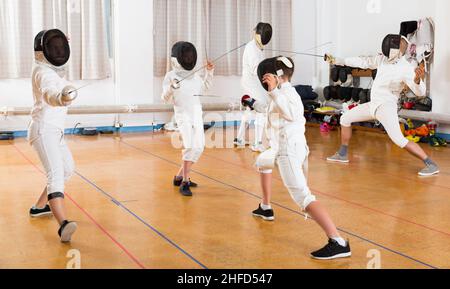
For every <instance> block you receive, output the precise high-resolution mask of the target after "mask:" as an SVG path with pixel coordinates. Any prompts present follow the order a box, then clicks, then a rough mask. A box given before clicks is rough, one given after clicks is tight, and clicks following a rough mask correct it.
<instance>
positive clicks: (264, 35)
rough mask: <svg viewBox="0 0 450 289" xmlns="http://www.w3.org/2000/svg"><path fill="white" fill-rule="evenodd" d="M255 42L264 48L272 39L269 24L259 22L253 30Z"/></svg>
mask: <svg viewBox="0 0 450 289" xmlns="http://www.w3.org/2000/svg"><path fill="white" fill-rule="evenodd" d="M255 38H256V42H258V43H259V44H261V45H262V46H265V45H267V44H269V42H270V40H271V39H272V26H271V25H270V24H269V23H263V22H260V23H258V25H256V28H255Z"/></svg>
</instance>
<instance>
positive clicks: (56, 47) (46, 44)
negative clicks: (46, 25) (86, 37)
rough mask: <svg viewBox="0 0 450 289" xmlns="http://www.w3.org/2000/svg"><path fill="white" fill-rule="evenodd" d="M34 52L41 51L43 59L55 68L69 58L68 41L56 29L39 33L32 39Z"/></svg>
mask: <svg viewBox="0 0 450 289" xmlns="http://www.w3.org/2000/svg"><path fill="white" fill-rule="evenodd" d="M34 51H35V52H40V51H42V52H43V53H44V57H45V59H46V60H47V61H48V62H49V63H50V64H52V65H54V66H56V67H60V66H63V65H64V64H66V63H67V61H69V58H70V46H69V41H68V40H67V37H66V35H65V34H64V33H63V32H62V31H60V30H58V29H52V30H43V31H41V32H39V33H38V35H36V37H35V39H34Z"/></svg>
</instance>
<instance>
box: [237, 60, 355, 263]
mask: <svg viewBox="0 0 450 289" xmlns="http://www.w3.org/2000/svg"><path fill="white" fill-rule="evenodd" d="M293 73H294V62H293V61H292V59H290V58H287V57H283V56H278V57H275V58H269V59H266V60H264V61H263V62H261V64H260V65H259V67H258V75H259V79H260V81H261V83H262V84H263V86H264V88H265V89H266V90H267V91H268V92H269V93H268V96H269V104H268V106H264V105H261V104H260V103H259V102H258V101H257V100H254V99H251V98H248V97H244V99H242V102H243V104H244V105H245V106H248V107H250V108H252V109H255V110H266V111H267V124H266V129H267V134H268V137H269V142H270V149H268V150H267V151H265V152H263V153H262V154H261V155H259V157H258V159H257V161H256V166H257V168H258V171H259V173H260V175H261V186H262V191H263V201H262V203H261V204H260V205H259V207H258V209H257V210H255V211H253V215H254V216H256V217H260V218H262V219H264V220H266V221H273V220H274V219H275V217H274V211H273V209H272V207H271V205H270V203H271V196H272V171H273V169H274V167H275V164H277V165H278V169H279V171H280V175H281V178H282V180H283V183H284V185H285V186H286V188H287V189H288V191H289V193H290V195H291V197H292V198H293V200H294V201H295V202H296V203H297V204H298V205H299V206H300V207H301V208H302V209H303V210H304V211H305V212H306V213H307V214H308V215H310V216H311V217H312V218H313V219H314V220H315V221H316V222H317V223H318V224H319V225H320V227H321V228H322V229H323V230H324V231H325V233H326V234H327V236H328V238H329V241H328V244H327V245H326V246H325V247H323V248H322V249H320V250H318V251H315V252H313V253H311V257H313V258H315V259H320V260H330V259H337V258H344V257H350V256H351V250H350V244H349V242H348V241H346V240H344V239H343V238H342V237H341V236H340V235H339V233H338V231H337V229H336V226H335V225H334V223H333V221H332V220H331V218H330V216H329V215H328V213H327V211H326V210H325V209H324V208H323V207H322V205H321V204H320V203H319V202H318V201H317V200H316V197H315V196H314V195H313V194H312V193H311V191H310V189H309V187H308V184H307V179H306V176H305V175H306V174H307V164H308V155H309V149H308V145H307V142H306V137H305V125H306V119H305V118H304V108H303V104H302V100H301V97H300V96H299V95H298V93H297V92H296V90H295V88H293V86H292V84H291V83H290V81H291V78H292V76H293Z"/></svg>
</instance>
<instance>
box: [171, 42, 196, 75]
mask: <svg viewBox="0 0 450 289" xmlns="http://www.w3.org/2000/svg"><path fill="white" fill-rule="evenodd" d="M172 59H176V61H177V62H178V64H179V65H180V66H181V67H182V68H183V69H185V70H188V71H190V70H192V69H194V68H195V66H196V65H197V49H196V48H195V46H194V44H192V43H190V42H185V41H180V42H177V43H175V44H174V46H173V47H172Z"/></svg>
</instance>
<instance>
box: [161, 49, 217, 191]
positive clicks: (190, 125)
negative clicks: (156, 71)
mask: <svg viewBox="0 0 450 289" xmlns="http://www.w3.org/2000/svg"><path fill="white" fill-rule="evenodd" d="M171 64H172V70H171V71H169V72H168V73H167V74H166V76H165V78H164V83H163V93H162V96H161V98H162V99H163V101H164V102H166V103H171V104H173V105H174V110H175V119H176V123H177V125H178V129H179V131H180V134H181V138H182V142H183V151H182V154H183V164H182V166H181V168H180V170H179V171H178V174H177V175H176V176H175V177H174V180H173V185H174V186H176V187H180V193H181V194H182V195H183V196H187V197H190V196H192V191H191V188H195V187H197V184H196V183H194V182H191V179H190V171H191V167H192V165H193V164H195V163H196V162H198V160H199V159H200V157H201V155H202V153H203V150H204V148H205V132H204V128H203V110H202V104H201V102H200V97H199V95H202V94H203V93H204V90H207V89H209V87H211V85H212V78H213V74H214V64H213V63H212V62H209V61H208V62H207V65H206V73H205V76H204V78H203V79H202V78H201V77H200V76H199V75H197V74H195V73H193V72H192V70H193V69H194V68H195V66H196V65H197V50H196V48H195V46H194V45H193V44H192V43H189V42H177V43H175V45H174V46H173V47H172V55H171Z"/></svg>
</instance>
